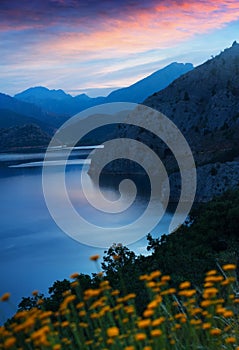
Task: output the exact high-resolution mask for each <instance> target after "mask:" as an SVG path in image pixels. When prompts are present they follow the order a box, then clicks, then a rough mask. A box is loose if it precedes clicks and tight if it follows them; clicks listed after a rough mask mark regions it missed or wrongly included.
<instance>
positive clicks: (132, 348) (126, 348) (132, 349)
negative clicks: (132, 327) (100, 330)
mask: <svg viewBox="0 0 239 350" xmlns="http://www.w3.org/2000/svg"><path fill="white" fill-rule="evenodd" d="M134 349H135V347H134V346H132V345H130V346H126V347H125V348H124V350H134Z"/></svg>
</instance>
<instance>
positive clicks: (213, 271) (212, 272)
mask: <svg viewBox="0 0 239 350" xmlns="http://www.w3.org/2000/svg"><path fill="white" fill-rule="evenodd" d="M216 274H217V270H210V271H208V272H207V273H206V275H207V276H212V275H216Z"/></svg>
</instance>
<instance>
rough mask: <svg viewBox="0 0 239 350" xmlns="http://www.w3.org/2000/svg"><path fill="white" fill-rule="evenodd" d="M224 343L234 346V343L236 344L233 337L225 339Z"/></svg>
mask: <svg viewBox="0 0 239 350" xmlns="http://www.w3.org/2000/svg"><path fill="white" fill-rule="evenodd" d="M225 342H226V343H227V344H234V343H236V338H235V337H228V338H226V339H225Z"/></svg>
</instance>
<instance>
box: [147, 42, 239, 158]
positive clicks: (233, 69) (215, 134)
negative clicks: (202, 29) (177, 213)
mask: <svg viewBox="0 0 239 350" xmlns="http://www.w3.org/2000/svg"><path fill="white" fill-rule="evenodd" d="M144 104H146V105H147V106H149V107H152V108H154V109H157V110H158V111H160V112H162V113H164V114H165V115H166V116H167V117H168V118H170V119H171V120H172V121H173V122H174V123H175V124H176V125H177V127H178V128H179V129H180V131H181V132H182V133H183V134H184V136H185V137H186V139H187V141H188V143H189V145H190V147H191V148H192V150H193V152H194V157H195V160H196V162H197V165H202V164H206V163H210V162H215V161H222V162H224V161H229V160H233V159H234V157H235V156H237V155H239V137H238V136H239V44H237V43H236V42H235V43H234V44H233V46H232V47H231V48H229V49H226V50H225V51H223V52H222V53H221V54H220V55H218V56H217V57H215V58H213V59H211V60H209V61H207V62H205V63H204V64H202V65H201V66H199V67H197V68H195V69H194V70H193V71H191V72H189V73H187V74H185V75H183V76H182V77H180V78H179V79H177V80H175V81H174V82H173V83H172V84H171V85H169V87H168V88H166V89H164V90H163V91H160V92H158V93H155V94H154V95H152V96H150V97H149V98H148V99H146V100H145V101H144Z"/></svg>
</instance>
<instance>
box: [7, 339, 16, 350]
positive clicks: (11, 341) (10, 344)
mask: <svg viewBox="0 0 239 350" xmlns="http://www.w3.org/2000/svg"><path fill="white" fill-rule="evenodd" d="M15 343H16V338H14V337H11V338H8V339H6V340H5V342H4V349H10V348H11V347H12V346H13V345H14V344H15Z"/></svg>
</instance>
